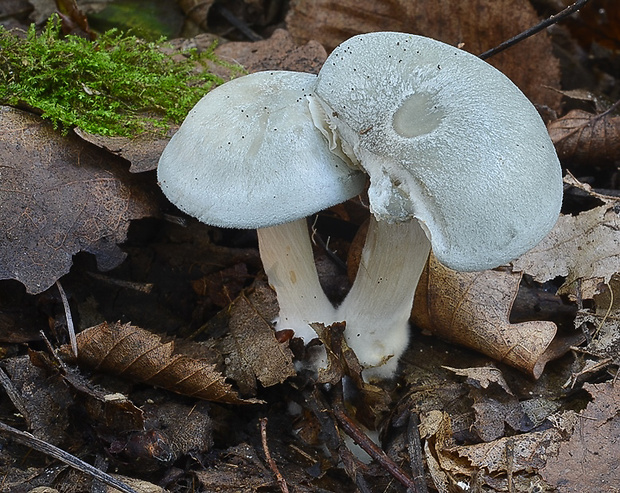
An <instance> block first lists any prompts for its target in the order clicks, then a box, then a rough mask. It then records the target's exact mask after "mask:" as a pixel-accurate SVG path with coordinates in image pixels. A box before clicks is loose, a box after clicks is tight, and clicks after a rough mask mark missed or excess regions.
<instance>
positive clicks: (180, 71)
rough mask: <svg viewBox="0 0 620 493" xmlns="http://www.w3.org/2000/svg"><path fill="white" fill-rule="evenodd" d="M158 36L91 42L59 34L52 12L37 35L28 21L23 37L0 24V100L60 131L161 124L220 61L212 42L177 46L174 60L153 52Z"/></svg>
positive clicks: (204, 88)
mask: <svg viewBox="0 0 620 493" xmlns="http://www.w3.org/2000/svg"><path fill="white" fill-rule="evenodd" d="M162 43H163V39H162V40H159V41H158V42H155V43H148V42H145V41H144V40H141V39H139V38H137V37H135V36H129V35H125V34H120V33H118V32H117V31H114V30H112V31H108V32H106V33H105V34H103V35H101V36H100V37H99V38H98V39H97V40H96V41H89V40H86V39H83V38H80V37H77V36H66V37H64V38H63V37H61V35H60V23H59V20H58V18H57V17H56V18H52V19H51V20H50V21H49V22H48V24H47V26H46V27H45V29H44V30H43V32H42V33H41V34H38V35H37V33H36V32H35V28H34V26H31V27H30V29H29V30H28V32H27V34H26V37H25V38H20V37H18V36H16V35H15V34H13V33H11V32H9V31H7V30H5V29H3V28H1V27H0V103H2V104H9V105H24V104H25V105H28V106H30V107H32V108H35V109H38V110H40V111H41V112H42V115H43V117H45V118H48V119H50V120H51V121H52V122H53V123H54V125H55V126H56V127H60V128H61V129H62V130H63V131H64V132H66V131H67V130H68V129H69V128H70V127H72V126H78V127H80V128H81V129H83V130H85V131H87V132H89V133H94V134H99V135H123V136H128V137H130V136H132V135H136V134H138V133H141V132H144V131H146V130H152V129H153V128H155V129H159V130H161V131H165V129H167V128H168V126H169V125H170V124H171V123H180V122H181V121H182V120H183V119H184V118H185V116H186V115H187V113H188V111H189V110H190V109H191V108H192V107H193V106H194V104H196V103H197V102H198V100H199V99H200V98H201V97H202V96H204V95H205V94H206V93H207V92H209V90H211V89H212V88H213V87H215V86H216V85H218V84H221V83H223V82H224V81H223V80H222V79H221V78H220V77H218V76H216V75H214V74H213V73H210V72H209V70H208V69H207V67H208V66H209V64H211V66H212V65H213V64H214V63H215V64H221V65H225V64H224V62H221V61H219V60H218V59H217V57H216V56H215V55H214V53H213V50H214V48H215V46H212V47H211V48H210V49H209V50H207V51H204V52H201V53H198V52H197V51H196V50H190V51H186V52H183V57H176V58H181V60H180V61H178V60H173V59H172V57H170V56H169V55H166V54H164V53H162V52H161V51H160V49H159V46H160V45H161V44H162ZM197 67H198V68H200V70H197ZM229 68H230V67H229ZM233 72H234V71H233ZM237 73H241V69H238V71H237Z"/></svg>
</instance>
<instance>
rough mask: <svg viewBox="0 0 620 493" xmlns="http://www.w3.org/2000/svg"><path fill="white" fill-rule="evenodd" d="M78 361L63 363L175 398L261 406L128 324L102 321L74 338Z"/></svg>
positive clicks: (207, 366)
mask: <svg viewBox="0 0 620 493" xmlns="http://www.w3.org/2000/svg"><path fill="white" fill-rule="evenodd" d="M77 345H78V356H77V359H76V358H75V357H74V356H73V355H72V354H70V351H63V352H62V353H63V357H64V359H65V360H67V361H69V362H71V363H77V364H78V365H79V366H83V367H85V368H89V369H92V370H97V371H102V372H105V373H110V374H113V375H116V376H119V377H123V378H128V379H131V380H133V381H137V382H142V383H146V384H150V385H154V386H157V387H161V388H163V389H166V390H169V391H171V392H175V393H177V394H181V395H186V396H189V397H196V398H198V399H203V400H206V401H211V402H219V403H225V404H262V403H263V401H261V400H259V399H253V398H252V399H244V398H242V397H240V396H239V394H238V393H237V392H236V391H235V390H234V389H233V388H232V386H231V385H230V384H229V383H227V382H226V381H225V377H224V375H222V374H221V373H220V372H219V371H218V370H216V368H215V366H214V365H213V364H211V363H209V362H207V361H206V360H202V359H197V358H191V357H189V356H185V355H182V354H173V353H174V342H172V341H170V342H166V343H162V342H161V338H160V336H158V335H156V334H152V333H151V332H149V331H147V330H145V329H142V328H140V327H137V326H134V325H131V324H130V323H126V324H121V323H120V322H116V323H112V324H108V323H107V322H103V323H101V324H99V325H95V326H94V327H90V328H89V329H86V330H84V331H82V332H80V333H79V334H78V335H77Z"/></svg>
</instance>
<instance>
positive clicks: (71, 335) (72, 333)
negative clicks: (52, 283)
mask: <svg viewBox="0 0 620 493" xmlns="http://www.w3.org/2000/svg"><path fill="white" fill-rule="evenodd" d="M56 287H57V288H58V292H59V293H60V299H61V300H62V306H64V308H65V320H66V321H67V331H68V332H69V341H71V350H72V351H73V355H74V356H75V357H76V358H77V355H78V348H77V340H76V339H75V327H74V325H73V317H72V316H71V307H70V306H69V300H68V299H67V295H66V294H65V290H64V289H63V288H62V285H61V284H60V281H56Z"/></svg>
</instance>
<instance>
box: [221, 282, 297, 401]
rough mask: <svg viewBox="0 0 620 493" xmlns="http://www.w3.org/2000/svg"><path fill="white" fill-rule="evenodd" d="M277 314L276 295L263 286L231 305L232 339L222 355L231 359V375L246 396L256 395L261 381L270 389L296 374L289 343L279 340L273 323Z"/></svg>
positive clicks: (228, 366)
mask: <svg viewBox="0 0 620 493" xmlns="http://www.w3.org/2000/svg"><path fill="white" fill-rule="evenodd" d="M277 314H278V304H277V301H276V296H275V293H274V292H273V291H272V290H271V289H270V288H269V287H268V286H266V285H264V284H259V283H257V284H256V285H255V287H254V289H253V291H252V292H251V293H250V294H248V295H246V293H241V294H240V295H239V297H238V298H237V299H236V300H235V301H234V302H233V303H232V305H231V306H230V323H229V333H230V336H229V337H228V338H227V339H226V342H225V343H224V347H223V348H222V352H223V353H224V354H225V355H226V359H227V364H226V374H227V376H229V377H230V378H232V379H233V380H235V382H236V383H237V385H238V387H239V389H240V391H241V393H242V394H244V395H252V394H254V393H255V392H256V381H257V380H258V381H259V382H260V383H261V384H262V385H263V386H264V387H270V386H272V385H276V384H279V383H282V382H284V381H285V380H286V379H287V378H289V377H292V376H294V375H296V371H295V367H294V366H293V355H292V353H291V351H290V349H289V348H288V344H287V343H280V342H278V341H277V339H276V337H275V332H274V330H273V326H272V323H271V322H272V321H273V320H275V318H276V316H277Z"/></svg>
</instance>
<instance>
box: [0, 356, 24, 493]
mask: <svg viewBox="0 0 620 493" xmlns="http://www.w3.org/2000/svg"><path fill="white" fill-rule="evenodd" d="M0 385H2V388H3V389H4V391H5V392H6V395H8V396H9V399H10V400H11V402H12V403H13V405H14V406H15V409H17V410H18V411H19V413H20V414H21V415H22V416H23V418H24V419H25V420H26V423H27V424H28V426H30V424H31V420H30V412H29V411H28V408H27V407H26V403H25V402H24V399H23V398H22V396H21V394H20V393H19V391H18V390H17V389H16V388H15V385H13V382H12V381H11V379H10V378H9V376H8V375H7V374H6V373H5V372H4V370H3V369H2V368H0ZM0 491H1V489H0Z"/></svg>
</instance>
